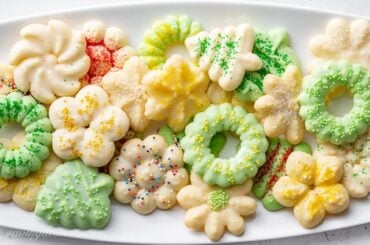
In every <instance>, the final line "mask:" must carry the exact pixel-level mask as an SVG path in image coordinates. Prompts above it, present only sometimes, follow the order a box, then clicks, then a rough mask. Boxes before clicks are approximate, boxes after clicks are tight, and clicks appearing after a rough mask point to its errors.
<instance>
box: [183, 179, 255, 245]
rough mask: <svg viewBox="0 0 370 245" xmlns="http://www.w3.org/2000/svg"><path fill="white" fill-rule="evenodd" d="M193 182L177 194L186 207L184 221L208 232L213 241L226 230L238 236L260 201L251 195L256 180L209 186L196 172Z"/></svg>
mask: <svg viewBox="0 0 370 245" xmlns="http://www.w3.org/2000/svg"><path fill="white" fill-rule="evenodd" d="M190 181H191V185H188V186H185V187H184V188H182V189H181V190H180V192H179V193H178V194H177V201H178V202H179V203H180V205H181V206H182V207H183V208H184V209H186V213H185V218H184V222H185V225H186V226H187V227H189V228H190V229H192V230H196V231H202V230H204V232H205V233H206V235H207V236H208V238H209V239H211V240H212V241H217V240H219V239H220V238H221V237H222V236H223V234H224V233H225V230H228V231H229V232H230V233H232V234H233V235H236V236H240V235H242V234H243V233H244V227H245V220H244V217H246V216H248V215H251V214H253V213H255V212H256V206H257V205H256V201H255V200H254V199H253V198H251V197H249V196H247V194H248V193H249V192H250V190H251V188H252V181H251V180H247V181H246V182H245V183H244V184H242V185H236V186H233V187H230V188H227V189H222V188H218V187H215V186H209V185H207V184H206V183H204V182H203V181H202V179H201V178H200V177H199V176H198V175H197V174H196V173H195V172H192V173H191V177H190Z"/></svg>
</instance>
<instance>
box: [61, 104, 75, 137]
mask: <svg viewBox="0 0 370 245" xmlns="http://www.w3.org/2000/svg"><path fill="white" fill-rule="evenodd" d="M62 120H63V125H64V128H66V129H67V130H68V131H75V130H76V129H77V127H76V122H75V120H74V119H73V117H71V115H70V114H69V109H68V108H67V107H64V108H63V110H62Z"/></svg>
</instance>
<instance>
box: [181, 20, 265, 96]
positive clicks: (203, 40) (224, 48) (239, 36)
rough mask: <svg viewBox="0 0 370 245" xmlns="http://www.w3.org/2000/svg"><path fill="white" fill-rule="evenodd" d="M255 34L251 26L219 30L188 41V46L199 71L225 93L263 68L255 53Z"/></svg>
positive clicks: (245, 25)
mask: <svg viewBox="0 0 370 245" xmlns="http://www.w3.org/2000/svg"><path fill="white" fill-rule="evenodd" d="M253 43H254V31H253V29H252V27H251V26H250V25H249V24H246V23H244V24H241V25H239V26H236V27H235V26H228V27H226V28H224V29H220V28H216V29H213V30H212V31H211V32H210V33H208V32H206V31H203V32H200V33H198V34H197V35H195V36H193V37H190V38H187V39H186V41H185V46H186V48H187V49H188V51H189V54H190V57H191V58H192V60H194V61H195V62H197V63H198V64H199V68H200V69H201V70H203V71H205V72H208V75H209V78H210V79H211V80H212V81H214V82H218V84H219V85H220V87H221V88H222V89H223V90H225V91H232V90H234V89H236V88H237V87H238V86H239V84H240V83H241V81H242V79H243V76H244V73H245V72H246V71H256V70H259V69H261V67H262V62H261V60H260V58H258V56H257V55H255V54H253V53H252V48H253Z"/></svg>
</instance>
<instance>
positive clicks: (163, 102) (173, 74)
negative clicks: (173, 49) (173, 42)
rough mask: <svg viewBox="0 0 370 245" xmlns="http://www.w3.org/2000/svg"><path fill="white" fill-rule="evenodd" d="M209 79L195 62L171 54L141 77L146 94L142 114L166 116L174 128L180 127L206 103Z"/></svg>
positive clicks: (156, 118) (154, 116)
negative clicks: (156, 68) (159, 68)
mask: <svg viewBox="0 0 370 245" xmlns="http://www.w3.org/2000/svg"><path fill="white" fill-rule="evenodd" d="M208 82H209V80H208V77H207V76H206V75H205V74H204V73H203V72H202V71H201V70H200V69H199V68H198V67H197V66H195V65H193V64H191V63H189V62H187V61H186V60H185V59H183V58H182V57H181V56H179V55H173V56H172V57H171V58H170V59H168V60H167V61H166V63H165V64H164V66H163V67H162V69H161V70H155V71H151V72H149V73H148V74H147V75H146V76H145V77H144V80H143V84H144V85H145V86H146V89H147V93H148V96H149V99H148V101H147V102H146V104H145V115H146V116H147V117H148V118H149V119H152V120H158V121H160V120H166V121H167V123H168V124H169V125H170V127H171V128H172V129H173V130H174V131H175V132H179V131H181V130H182V129H184V127H185V125H186V124H187V123H188V122H189V120H190V118H191V117H192V116H194V115H195V114H196V113H197V112H200V111H203V110H204V109H205V108H206V107H207V106H208V105H209V99H208V96H207V93H206V90H207V87H208Z"/></svg>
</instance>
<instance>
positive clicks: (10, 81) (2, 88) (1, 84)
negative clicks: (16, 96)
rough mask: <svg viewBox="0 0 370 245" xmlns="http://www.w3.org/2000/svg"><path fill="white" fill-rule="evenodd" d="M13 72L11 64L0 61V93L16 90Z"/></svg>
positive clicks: (5, 93)
mask: <svg viewBox="0 0 370 245" xmlns="http://www.w3.org/2000/svg"><path fill="white" fill-rule="evenodd" d="M13 73H14V71H13V68H12V67H11V66H8V65H4V64H1V63H0V95H7V94H9V93H11V92H15V91H16V86H15V84H14V78H13Z"/></svg>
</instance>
